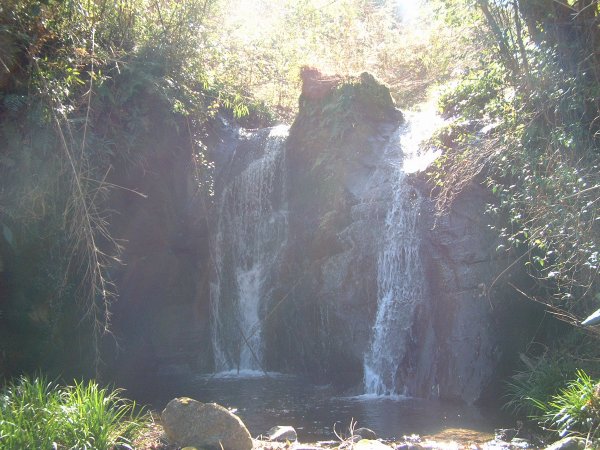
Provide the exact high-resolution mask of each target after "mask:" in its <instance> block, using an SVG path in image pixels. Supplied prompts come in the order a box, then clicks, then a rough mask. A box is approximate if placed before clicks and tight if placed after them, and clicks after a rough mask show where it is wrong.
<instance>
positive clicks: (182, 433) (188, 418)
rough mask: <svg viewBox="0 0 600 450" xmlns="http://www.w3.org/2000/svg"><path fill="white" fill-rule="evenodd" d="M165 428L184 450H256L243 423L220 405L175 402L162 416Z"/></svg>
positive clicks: (172, 439) (170, 437) (189, 399)
mask: <svg viewBox="0 0 600 450" xmlns="http://www.w3.org/2000/svg"><path fill="white" fill-rule="evenodd" d="M162 425H163V428H164V430H165V434H166V435H167V437H168V438H169V440H170V441H171V442H173V443H176V444H178V445H181V446H183V447H185V446H190V447H199V448H215V449H221V448H224V449H226V450H251V449H252V437H251V436H250V433H249V432H248V429H247V428H246V426H245V425H244V423H243V422H242V421H241V419H240V418H239V417H238V416H236V415H235V414H233V413H231V412H229V411H228V410H227V409H225V408H223V407H222V406H220V405H217V404H216V403H201V402H198V401H196V400H193V399H191V398H187V397H180V398H176V399H173V400H171V401H170V402H169V403H168V404H167V407H166V408H165V409H164V411H163V412H162Z"/></svg>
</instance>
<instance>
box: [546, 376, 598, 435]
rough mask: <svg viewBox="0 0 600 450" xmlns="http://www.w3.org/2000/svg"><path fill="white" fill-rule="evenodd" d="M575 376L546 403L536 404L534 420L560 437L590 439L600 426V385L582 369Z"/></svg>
mask: <svg viewBox="0 0 600 450" xmlns="http://www.w3.org/2000/svg"><path fill="white" fill-rule="evenodd" d="M576 376H577V378H576V379H574V380H572V381H570V382H569V383H568V385H567V387H565V388H563V389H561V390H560V392H559V393H558V394H557V395H555V396H554V397H553V398H552V399H551V400H550V401H548V402H547V403H538V408H539V409H540V410H541V411H542V414H541V415H540V416H538V419H539V420H540V421H541V423H544V424H546V425H547V426H549V427H550V428H551V429H552V430H554V431H556V432H557V433H558V434H559V435H560V436H565V435H567V434H581V435H583V436H584V437H587V438H588V439H590V440H593V439H595V438H597V437H598V430H599V427H600V390H599V386H600V384H598V380H593V379H592V378H590V376H589V375H588V374H586V373H585V372H584V371H583V370H578V371H577V373H576Z"/></svg>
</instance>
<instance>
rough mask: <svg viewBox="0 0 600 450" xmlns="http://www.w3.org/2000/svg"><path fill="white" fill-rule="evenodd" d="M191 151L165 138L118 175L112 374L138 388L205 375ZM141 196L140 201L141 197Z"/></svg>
mask: <svg viewBox="0 0 600 450" xmlns="http://www.w3.org/2000/svg"><path fill="white" fill-rule="evenodd" d="M191 148H192V147H191V145H190V143H189V142H187V141H186V140H185V138H184V137H182V136H178V135H177V134H175V133H172V132H165V133H164V135H163V136H160V137H157V138H156V140H155V141H154V142H153V143H152V145H151V146H149V148H148V150H147V154H146V155H145V160H144V164H138V165H135V166H133V167H130V168H128V170H127V171H123V172H122V173H121V172H116V173H115V174H114V178H113V179H112V180H110V181H112V182H113V183H114V184H116V185H118V186H122V187H123V188H125V189H114V190H113V192H112V195H111V201H110V205H111V208H112V209H113V210H114V211H115V212H116V213H115V214H114V217H113V219H112V220H111V227H112V228H111V235H112V236H113V237H114V238H115V239H117V240H118V242H119V244H120V245H122V246H123V254H122V258H121V259H122V262H123V264H117V265H115V267H114V269H113V270H112V272H111V274H110V277H111V281H113V282H114V283H115V286H116V288H117V291H118V293H119V298H118V301H116V302H115V303H114V305H113V306H114V309H113V312H114V318H113V321H112V322H113V331H114V333H115V336H116V337H117V339H118V345H119V349H118V351H115V352H114V353H115V354H116V355H117V356H116V361H112V366H113V369H111V376H113V375H114V376H116V377H117V378H118V379H119V382H120V383H122V384H124V385H126V386H128V387H131V388H133V389H134V390H135V388H136V387H137V386H139V385H140V384H143V382H144V381H145V380H146V378H148V377H151V376H153V375H156V374H159V373H167V372H168V373H173V372H178V373H190V372H193V371H203V370H206V371H207V370H210V368H211V365H212V357H211V356H210V354H209V353H208V352H206V354H204V355H202V354H200V353H199V352H198V348H204V349H210V334H209V323H208V303H207V302H206V303H203V302H202V298H206V297H208V293H207V286H208V285H207V283H206V275H207V274H208V273H209V271H210V258H209V255H208V245H207V243H208V227H207V220H206V217H204V212H203V210H202V203H201V202H200V198H199V196H197V195H196V193H197V184H196V180H195V179H194V172H193V168H194V165H193V155H192V151H191ZM138 193H141V194H143V195H140V194H138Z"/></svg>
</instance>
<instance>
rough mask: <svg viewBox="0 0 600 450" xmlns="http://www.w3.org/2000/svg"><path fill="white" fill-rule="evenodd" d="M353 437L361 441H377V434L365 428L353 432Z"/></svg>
mask: <svg viewBox="0 0 600 450" xmlns="http://www.w3.org/2000/svg"><path fill="white" fill-rule="evenodd" d="M354 435H355V436H360V437H361V438H363V439H370V440H373V441H374V440H375V439H377V434H376V433H375V432H374V431H373V430H371V429H369V428H365V427H361V428H358V429H356V430H354Z"/></svg>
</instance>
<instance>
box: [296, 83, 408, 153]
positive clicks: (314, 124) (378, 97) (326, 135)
mask: <svg viewBox="0 0 600 450" xmlns="http://www.w3.org/2000/svg"><path fill="white" fill-rule="evenodd" d="M331 79H333V77H329V78H326V80H327V84H323V86H326V87H327V91H326V92H320V95H308V94H307V93H309V92H312V91H313V90H314V89H305V88H304V87H303V92H305V91H306V92H305V93H303V94H302V95H301V96H300V100H299V113H298V116H297V118H296V120H295V121H294V124H293V126H292V130H291V131H290V134H291V135H292V136H293V135H294V134H295V132H297V134H298V135H299V136H302V137H303V138H304V139H303V140H308V141H311V142H316V143H318V144H319V146H320V147H323V146H324V145H325V144H327V143H330V142H334V141H339V140H341V139H344V138H346V137H348V136H349V135H350V134H352V132H353V131H355V130H359V129H362V128H364V127H362V126H361V125H362V124H368V125H369V126H370V125H371V124H373V123H377V122H386V121H388V122H401V121H402V114H401V113H400V111H399V110H397V109H396V107H395V104H394V100H393V98H392V95H391V94H390V90H389V88H388V87H387V86H385V85H384V84H382V83H381V82H379V81H378V80H377V79H376V78H375V77H374V76H373V75H371V74H370V73H367V72H363V73H362V74H361V75H360V76H358V77H346V78H341V77H337V78H335V80H336V82H335V83H333V82H330V80H331ZM305 82H310V83H313V84H314V83H315V81H314V77H313V78H311V79H310V81H305ZM306 129H309V130H310V133H309V134H308V133H302V130H306ZM367 134H368V133H367ZM307 135H308V136H309V137H308V138H306V136H307Z"/></svg>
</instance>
